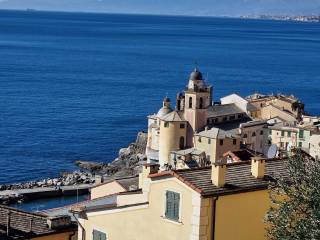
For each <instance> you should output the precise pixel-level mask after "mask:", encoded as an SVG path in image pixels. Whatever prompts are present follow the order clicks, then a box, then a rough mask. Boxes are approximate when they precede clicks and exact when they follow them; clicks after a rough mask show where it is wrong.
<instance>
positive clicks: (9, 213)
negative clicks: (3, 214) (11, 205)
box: [7, 210, 11, 237]
mask: <svg viewBox="0 0 320 240" xmlns="http://www.w3.org/2000/svg"><path fill="white" fill-rule="evenodd" d="M10 215H11V212H10V210H9V211H8V215H7V236H8V237H9V236H10V224H11V218H10Z"/></svg>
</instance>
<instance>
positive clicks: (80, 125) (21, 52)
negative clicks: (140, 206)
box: [0, 11, 320, 184]
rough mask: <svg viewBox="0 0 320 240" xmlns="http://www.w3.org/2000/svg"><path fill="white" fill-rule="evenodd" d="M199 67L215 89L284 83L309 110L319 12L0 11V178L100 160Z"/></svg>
mask: <svg viewBox="0 0 320 240" xmlns="http://www.w3.org/2000/svg"><path fill="white" fill-rule="evenodd" d="M195 67H198V68H199V69H200V70H201V71H202V72H203V75H204V76H205V78H206V80H207V81H208V82H209V83H210V84H212V85H213V86H214V99H215V101H219V99H220V97H222V96H225V95H228V94H231V93H237V94H240V95H241V96H247V95H249V94H252V93H257V92H258V93H262V94H272V93H273V94H277V93H284V94H293V95H294V96H297V97H298V98H300V99H301V101H303V102H304V103H305V104H306V110H307V112H308V113H309V114H313V115H320V24H319V23H305V22H289V21H271V20H249V19H231V18H212V17H182V16H155V15H125V14H93V13H62V12H40V11H0V169H1V174H0V184H5V183H13V182H24V181H29V180H34V179H42V178H46V177H54V176H57V175H59V173H60V172H64V171H72V170H74V169H76V167H75V165H74V161H76V160H88V161H103V162H110V161H112V160H113V159H114V158H115V157H116V156H117V154H118V151H119V149H120V148H123V147H127V145H128V144H129V143H131V142H133V141H134V140H135V138H136V134H137V132H138V131H141V130H146V125H147V118H146V117H147V115H148V114H152V113H155V112H157V111H158V109H159V108H160V107H161V104H162V100H163V98H164V97H165V96H169V97H170V98H171V99H172V102H173V103H174V102H175V96H176V93H177V92H179V91H181V90H183V89H184V87H185V85H186V84H187V82H188V78H189V74H190V72H191V71H192V70H193V69H194V68H195Z"/></svg>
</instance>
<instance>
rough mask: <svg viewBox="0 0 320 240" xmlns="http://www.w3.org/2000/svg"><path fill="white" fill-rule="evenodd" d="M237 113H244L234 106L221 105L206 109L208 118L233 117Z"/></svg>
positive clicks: (232, 104)
mask: <svg viewBox="0 0 320 240" xmlns="http://www.w3.org/2000/svg"><path fill="white" fill-rule="evenodd" d="M239 113H245V112H244V111H243V110H241V109H240V108H238V107H237V106H236V104H234V103H231V104H222V105H213V106H211V107H209V108H208V117H209V118H212V117H219V116H227V115H234V114H239Z"/></svg>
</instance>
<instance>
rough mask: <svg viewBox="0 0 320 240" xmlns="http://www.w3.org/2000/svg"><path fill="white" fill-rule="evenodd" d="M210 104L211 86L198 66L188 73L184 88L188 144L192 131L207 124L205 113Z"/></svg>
mask: <svg viewBox="0 0 320 240" xmlns="http://www.w3.org/2000/svg"><path fill="white" fill-rule="evenodd" d="M211 105H212V87H211V86H208V85H207V84H206V82H205V80H204V78H203V76H202V73H201V72H200V71H199V69H198V68H195V69H194V71H193V72H191V74H190V78H189V82H188V85H187V87H186V90H185V104H184V106H185V108H184V117H185V119H186V120H187V121H188V122H189V124H190V126H191V130H190V132H189V133H188V136H189V135H191V136H192V138H189V137H188V138H189V140H188V141H187V142H188V145H190V146H192V139H193V133H194V132H196V131H199V130H201V129H202V128H204V127H205V126H206V124H207V113H208V108H209V106H211Z"/></svg>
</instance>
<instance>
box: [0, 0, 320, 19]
mask: <svg viewBox="0 0 320 240" xmlns="http://www.w3.org/2000/svg"><path fill="white" fill-rule="evenodd" d="M27 8H30V9H36V10H51V11H81V12H107V13H138V14H166V15H191V16H241V15H260V14H269V15H311V14H317V15H320V0H0V9H27Z"/></svg>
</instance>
